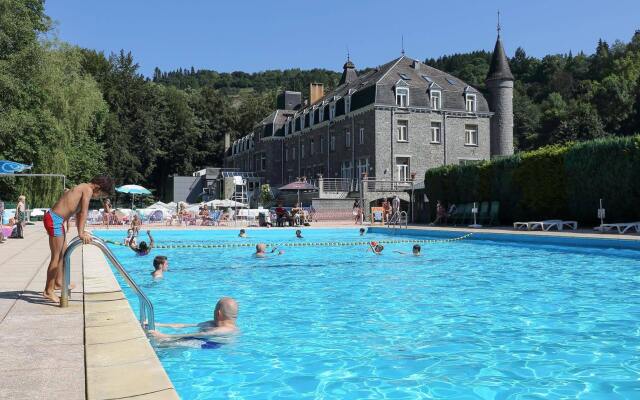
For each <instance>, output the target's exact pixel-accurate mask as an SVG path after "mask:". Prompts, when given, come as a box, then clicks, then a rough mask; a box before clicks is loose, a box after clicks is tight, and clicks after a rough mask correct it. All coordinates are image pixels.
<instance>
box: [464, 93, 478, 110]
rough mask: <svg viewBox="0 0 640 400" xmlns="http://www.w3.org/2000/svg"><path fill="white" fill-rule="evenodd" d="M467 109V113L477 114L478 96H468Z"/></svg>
mask: <svg viewBox="0 0 640 400" xmlns="http://www.w3.org/2000/svg"><path fill="white" fill-rule="evenodd" d="M465 109H466V110H467V112H476V95H475V94H467V95H466V102H465Z"/></svg>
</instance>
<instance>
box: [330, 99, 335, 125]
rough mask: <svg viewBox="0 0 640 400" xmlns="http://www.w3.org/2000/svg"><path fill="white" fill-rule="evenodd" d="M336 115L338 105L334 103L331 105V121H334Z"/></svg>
mask: <svg viewBox="0 0 640 400" xmlns="http://www.w3.org/2000/svg"><path fill="white" fill-rule="evenodd" d="M335 116H336V105H335V104H333V103H332V104H330V105H329V121H333V118H334V117H335Z"/></svg>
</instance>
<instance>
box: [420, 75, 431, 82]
mask: <svg viewBox="0 0 640 400" xmlns="http://www.w3.org/2000/svg"><path fill="white" fill-rule="evenodd" d="M421 76H422V79H424V80H425V81H427V82H429V83H432V82H433V79H431V78H429V77H428V76H426V75H421Z"/></svg>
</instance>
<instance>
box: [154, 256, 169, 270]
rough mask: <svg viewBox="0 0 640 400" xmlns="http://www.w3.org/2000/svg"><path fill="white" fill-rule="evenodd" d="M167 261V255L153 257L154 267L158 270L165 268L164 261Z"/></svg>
mask: <svg viewBox="0 0 640 400" xmlns="http://www.w3.org/2000/svg"><path fill="white" fill-rule="evenodd" d="M166 262H167V257H165V256H156V257H155V258H154V259H153V268H154V269H155V270H156V271H157V270H159V269H164V263H166Z"/></svg>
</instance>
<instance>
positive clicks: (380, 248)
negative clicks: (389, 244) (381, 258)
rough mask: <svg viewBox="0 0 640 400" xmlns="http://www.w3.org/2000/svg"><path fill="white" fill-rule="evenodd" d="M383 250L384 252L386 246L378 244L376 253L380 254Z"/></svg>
mask: <svg viewBox="0 0 640 400" xmlns="http://www.w3.org/2000/svg"><path fill="white" fill-rule="evenodd" d="M382 250H384V246H383V245H381V244H377V245H376V253H380V252H381V251H382Z"/></svg>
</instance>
